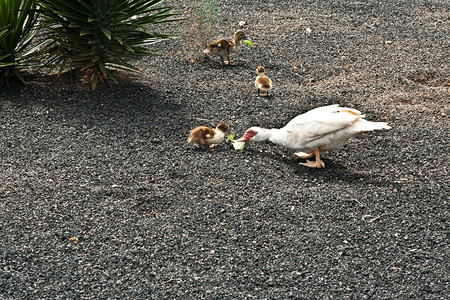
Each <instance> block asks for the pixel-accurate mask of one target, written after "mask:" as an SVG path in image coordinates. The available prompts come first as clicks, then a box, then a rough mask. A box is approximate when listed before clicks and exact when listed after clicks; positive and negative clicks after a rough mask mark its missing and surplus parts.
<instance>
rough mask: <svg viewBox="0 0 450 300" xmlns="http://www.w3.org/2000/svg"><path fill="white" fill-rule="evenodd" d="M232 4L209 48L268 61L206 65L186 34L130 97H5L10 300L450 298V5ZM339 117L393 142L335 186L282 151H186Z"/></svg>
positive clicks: (330, 158) (166, 47)
mask: <svg viewBox="0 0 450 300" xmlns="http://www.w3.org/2000/svg"><path fill="white" fill-rule="evenodd" d="M165 3H166V4H179V3H180V2H179V1H167V2H165ZM188 3H190V2H188V1H182V2H181V9H185V8H189V5H188ZM219 3H220V5H221V13H220V15H218V16H217V18H218V21H219V22H218V28H217V33H216V35H214V37H217V38H218V37H222V36H231V35H232V34H233V32H234V31H235V30H236V29H238V28H239V27H238V23H239V21H246V25H245V26H244V30H245V31H246V32H247V35H248V37H249V39H250V40H252V42H253V43H254V45H255V46H254V47H253V48H250V47H246V48H245V49H244V50H243V51H242V52H241V53H239V54H237V55H234V56H232V61H233V63H234V65H233V66H226V67H223V66H220V65H219V60H218V59H205V58H204V57H203V56H202V55H201V52H200V49H199V48H198V49H197V48H195V47H194V46H193V44H194V42H195V41H193V40H189V39H187V36H192V35H194V36H195V32H188V31H186V29H188V28H190V26H191V25H192V24H191V22H190V21H189V20H187V21H183V22H180V23H177V24H167V25H164V27H161V28H162V29H164V30H165V31H167V32H176V33H179V34H180V35H181V36H180V38H179V39H177V40H172V41H167V42H164V43H160V44H158V45H156V46H155V50H157V51H158V52H159V53H160V54H161V56H159V57H151V58H148V59H143V60H141V61H138V62H136V65H137V66H138V67H139V68H140V69H141V70H142V74H140V75H136V76H121V80H120V84H119V85H116V84H113V83H110V82H107V83H106V84H103V85H99V86H98V87H97V89H96V90H92V89H91V88H90V87H89V86H88V85H81V84H80V83H79V81H78V79H77V76H78V75H76V74H75V75H70V74H66V75H62V76H60V77H57V76H44V75H42V74H39V73H36V72H35V73H30V74H29V75H28V76H27V80H28V82H29V83H28V84H27V85H26V86H23V85H21V84H18V83H15V82H13V83H12V84H11V86H10V88H6V87H5V86H1V87H0V108H1V111H0V133H1V139H0V142H1V144H0V176H1V177H0V207H1V209H0V238H1V242H0V298H2V299H125V298H132V299H287V298H293V299H446V298H447V297H448V295H449V294H450V291H449V284H450V280H449V243H448V231H449V220H450V218H449V187H448V186H449V180H448V167H449V165H448V161H449V156H448V149H449V147H448V146H449V125H448V124H449V116H448V114H449V111H450V108H449V96H450V92H449V86H450V81H449V73H450V72H449V64H448V57H449V36H450V33H449V31H450V22H449V13H450V12H449V4H448V1H437V0H436V1H399V0H394V1H386V3H385V1H362V2H356V1H285V0H283V1H219ZM308 27H309V28H311V33H310V34H307V33H306V28H308ZM158 28H159V27H158ZM186 47H194V48H186ZM196 52H197V53H200V54H198V55H197V56H196V55H195V54H194V55H192V53H196ZM258 65H264V66H265V67H266V69H267V75H268V76H270V77H271V78H272V80H273V82H274V89H273V96H271V97H268V98H264V97H261V98H258V97H257V96H256V90H254V87H253V83H252V82H253V80H254V78H255V76H256V73H255V70H256V67H257V66H258ZM331 103H338V104H341V105H345V106H350V107H354V108H357V109H359V110H361V111H362V112H364V113H365V114H366V116H367V119H369V120H374V121H387V122H389V124H390V125H391V126H392V127H393V129H392V130H390V131H382V132H374V133H369V134H365V135H362V136H360V137H358V138H355V139H353V140H352V141H351V142H350V143H349V144H348V145H347V146H346V147H344V148H343V149H342V150H340V151H337V152H330V153H325V154H324V155H323V159H324V162H325V164H326V168H325V169H320V170H316V169H308V168H306V167H304V166H300V165H299V162H301V161H302V160H300V159H298V158H296V157H294V156H293V155H292V151H288V150H286V149H283V148H280V147H278V146H276V145H272V144H269V143H267V144H250V143H248V144H247V145H246V148H245V149H244V150H243V151H242V152H240V151H234V150H233V149H232V147H231V146H230V145H229V144H227V143H225V142H224V143H223V144H221V145H220V146H219V147H218V149H217V151H205V150H203V149H199V148H196V147H194V146H192V145H189V144H187V142H186V139H187V136H188V133H189V130H190V129H191V128H193V127H195V126H198V125H207V126H215V125H216V124H217V123H219V122H227V123H229V124H230V126H231V129H232V130H233V131H234V132H236V133H237V135H240V134H242V133H243V132H244V130H245V129H247V128H248V127H250V126H252V125H258V126H265V127H279V126H283V125H284V124H285V123H287V122H288V121H289V120H290V119H291V118H293V117H294V116H296V115H297V114H299V113H303V112H305V111H307V110H309V109H311V108H314V107H318V106H323V105H327V104H331ZM447 299H448V298H447Z"/></svg>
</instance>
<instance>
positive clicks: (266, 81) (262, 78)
mask: <svg viewBox="0 0 450 300" xmlns="http://www.w3.org/2000/svg"><path fill="white" fill-rule="evenodd" d="M256 72H257V73H258V76H256V79H255V87H256V89H257V90H258V96H261V91H265V92H266V97H267V96H269V91H270V90H271V89H272V80H270V78H269V77H267V76H266V75H264V73H265V72H266V69H265V68H264V67H263V66H259V67H258V69H257V70H256Z"/></svg>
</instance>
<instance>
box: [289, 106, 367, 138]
mask: <svg viewBox="0 0 450 300" xmlns="http://www.w3.org/2000/svg"><path fill="white" fill-rule="evenodd" d="M362 117H363V116H362V115H361V113H360V112H359V111H357V110H355V109H351V108H341V107H339V106H338V105H329V106H324V107H319V108H316V109H313V110H310V111H308V112H306V113H304V114H302V115H299V116H297V117H295V118H294V119H292V120H291V121H290V122H289V123H288V124H287V125H286V126H285V127H284V128H283V129H284V130H285V131H286V132H287V133H290V134H293V135H296V136H297V135H298V134H301V136H302V137H303V139H304V140H314V139H318V138H321V137H323V136H324V135H327V134H330V133H333V132H336V131H339V130H343V129H345V128H347V127H349V126H351V125H352V124H353V123H354V122H355V121H357V120H360V119H361V118H362Z"/></svg>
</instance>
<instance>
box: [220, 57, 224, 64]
mask: <svg viewBox="0 0 450 300" xmlns="http://www.w3.org/2000/svg"><path fill="white" fill-rule="evenodd" d="M220 62H221V63H222V65H224V64H225V62H224V60H223V56H221V57H220Z"/></svg>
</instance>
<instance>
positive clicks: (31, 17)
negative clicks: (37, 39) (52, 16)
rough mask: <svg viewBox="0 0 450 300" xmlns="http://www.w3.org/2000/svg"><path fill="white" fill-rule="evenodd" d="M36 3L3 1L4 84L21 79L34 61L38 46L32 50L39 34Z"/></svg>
mask: <svg viewBox="0 0 450 300" xmlns="http://www.w3.org/2000/svg"><path fill="white" fill-rule="evenodd" d="M35 8H36V4H35V3H34V1H33V0H0V81H3V80H4V79H5V80H6V83H8V81H9V78H10V77H14V76H16V77H18V78H19V79H20V80H21V81H22V82H25V81H24V79H23V77H22V76H21V75H20V70H21V69H23V68H25V67H28V66H29V65H30V63H31V62H32V61H33V54H34V53H35V51H36V50H37V49H38V45H34V47H31V45H30V44H31V40H32V39H33V37H34V35H35V34H36V32H37V31H36V27H35V24H36V22H37V13H36V10H35Z"/></svg>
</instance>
